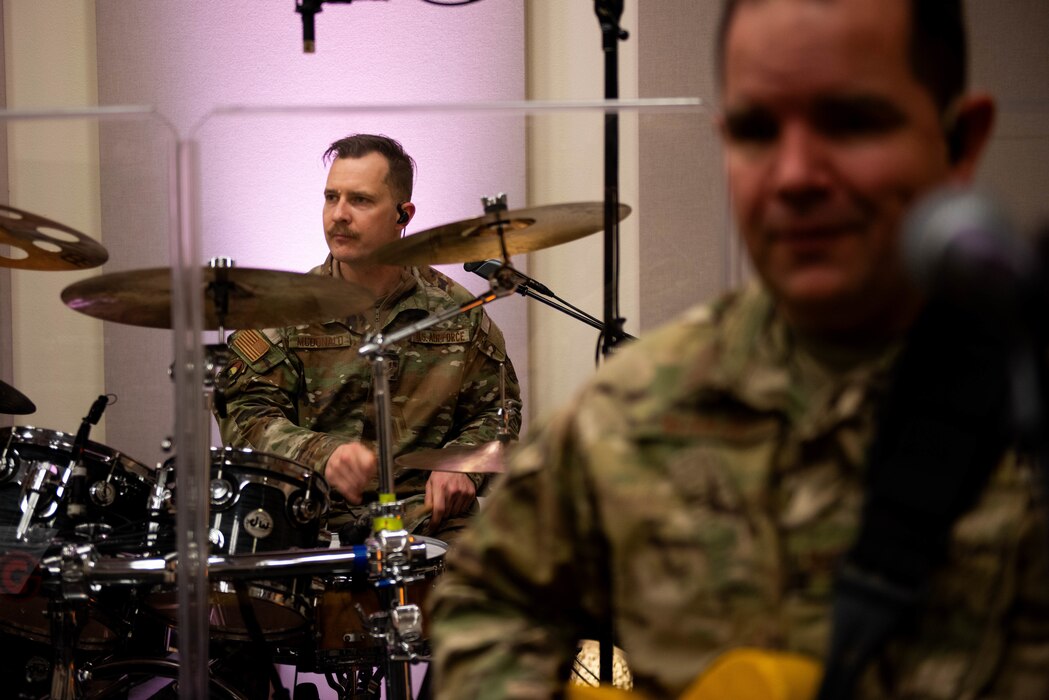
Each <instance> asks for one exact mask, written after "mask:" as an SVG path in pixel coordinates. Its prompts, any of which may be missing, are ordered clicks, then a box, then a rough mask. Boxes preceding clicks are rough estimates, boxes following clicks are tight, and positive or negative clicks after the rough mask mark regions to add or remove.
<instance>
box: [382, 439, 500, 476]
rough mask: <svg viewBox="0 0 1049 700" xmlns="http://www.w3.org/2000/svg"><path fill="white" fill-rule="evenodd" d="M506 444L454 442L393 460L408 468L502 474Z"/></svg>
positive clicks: (495, 442) (496, 442)
mask: <svg viewBox="0 0 1049 700" xmlns="http://www.w3.org/2000/svg"><path fill="white" fill-rule="evenodd" d="M506 449H507V448H506V446H505V445H504V444H503V443H501V442H498V441H493V442H488V443H485V444H484V445H479V446H477V447H463V446H459V445H454V446H452V447H445V448H442V449H437V450H419V451H418V452H411V453H409V454H406V455H401V456H400V457H396V458H395V459H394V460H393V463H394V464H396V465H397V466H399V467H404V468H405V469H425V470H427V471H434V472H460V473H463V474H502V473H503V472H505V471H506Z"/></svg>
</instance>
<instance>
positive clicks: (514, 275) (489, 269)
mask: <svg viewBox="0 0 1049 700" xmlns="http://www.w3.org/2000/svg"><path fill="white" fill-rule="evenodd" d="M499 268H505V269H506V270H509V272H510V278H511V279H512V280H513V281H514V282H515V283H516V284H517V293H518V294H522V295H523V294H524V293H525V290H526V289H527V290H531V291H533V292H536V293H538V294H542V295H543V296H548V297H556V296H557V295H556V294H554V293H553V292H552V291H550V289H549V287H547V286H546V285H545V284H543V283H542V282H537V281H536V280H534V279H532V278H531V277H529V276H528V275H526V274H524V273H523V272H518V271H517V270H515V269H514V268H512V267H508V266H505V265H503V262H502V261H501V260H499V259H497V258H492V259H491V260H479V261H476V262H468V263H465V264H464V265H463V269H464V270H466V271H467V272H472V273H474V274H475V275H477V276H479V277H484V278H485V279H486V280H487V279H491V278H492V275H494V274H495V273H496V272H498V270H499Z"/></svg>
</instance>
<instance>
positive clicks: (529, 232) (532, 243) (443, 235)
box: [373, 202, 630, 265]
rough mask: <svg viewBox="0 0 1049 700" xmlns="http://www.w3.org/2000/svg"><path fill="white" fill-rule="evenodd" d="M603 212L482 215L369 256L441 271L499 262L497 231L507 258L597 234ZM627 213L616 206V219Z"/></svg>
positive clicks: (597, 205)
mask: <svg viewBox="0 0 1049 700" xmlns="http://www.w3.org/2000/svg"><path fill="white" fill-rule="evenodd" d="M604 207H605V205H604V204H603V203H601V202H575V203H570V204H551V205H547V206H542V207H533V208H531V209H517V210H514V211H502V212H498V213H492V214H485V215H484V216H480V217H477V218H476V219H467V220H466V221H457V222H455V223H451V224H445V225H443V226H438V227H437V228H431V229H428V230H426V231H422V232H420V233H416V234H413V235H411V236H405V237H404V238H401V239H400V240H397V241H394V242H392V243H388V244H386V245H384V246H383V247H382V248H380V249H379V250H377V251H375V253H374V254H373V259H374V260H375V261H376V262H379V263H383V264H386V265H441V264H446V263H457V262H470V261H471V260H487V259H488V258H501V257H502V256H503V251H502V249H501V248H500V246H499V231H500V228H501V230H502V232H503V238H504V240H505V241H506V250H507V253H509V254H510V255H517V254H519V253H528V252H531V251H533V250H540V249H542V248H549V247H551V246H555V245H558V244H560V243H567V242H568V241H574V240H575V239H577V238H582V237H583V236H588V235H590V234H591V233H594V232H596V231H600V230H601V229H602V228H603V227H604V222H605V208H604ZM629 213H630V207H629V206H627V205H626V204H620V205H619V218H620V219H624V218H626V216H627V214H629Z"/></svg>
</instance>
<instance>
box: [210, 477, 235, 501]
mask: <svg viewBox="0 0 1049 700" xmlns="http://www.w3.org/2000/svg"><path fill="white" fill-rule="evenodd" d="M210 488H211V505H212V506H214V507H216V508H219V507H222V506H224V505H227V504H228V503H229V502H230V501H232V500H233V496H234V494H235V492H234V490H233V484H232V483H230V482H229V481H228V480H226V479H212V480H211V486H210Z"/></svg>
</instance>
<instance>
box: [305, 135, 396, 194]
mask: <svg viewBox="0 0 1049 700" xmlns="http://www.w3.org/2000/svg"><path fill="white" fill-rule="evenodd" d="M369 153H378V154H380V155H382V156H383V157H385V158H386V162H387V163H389V165H390V170H389V172H387V173H386V184H387V185H389V187H390V191H392V192H393V194H394V196H395V197H397V198H398V199H399V200H400V201H402V202H410V201H411V199H412V182H413V180H414V178H415V161H414V160H412V157H411V156H410V155H408V154H407V153H405V151H404V146H402V145H401V144H400V143H398V142H397V141H395V140H394V139H391V138H390V137H389V136H383V135H381V134H353V135H351V136H347V137H345V138H341V139H339V140H338V141H335V142H334V143H332V145H330V146H328V150H326V151H325V152H324V156H323V158H324V162H325V163H331V162H332V161H333V160H335V159H336V158H363V157H364V156H366V155H368V154H369Z"/></svg>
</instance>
